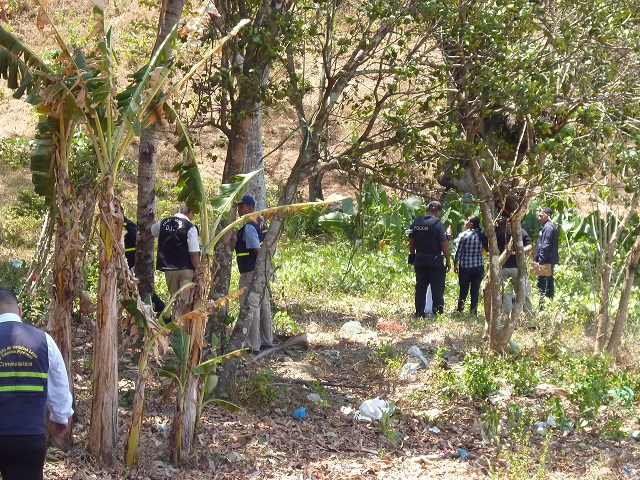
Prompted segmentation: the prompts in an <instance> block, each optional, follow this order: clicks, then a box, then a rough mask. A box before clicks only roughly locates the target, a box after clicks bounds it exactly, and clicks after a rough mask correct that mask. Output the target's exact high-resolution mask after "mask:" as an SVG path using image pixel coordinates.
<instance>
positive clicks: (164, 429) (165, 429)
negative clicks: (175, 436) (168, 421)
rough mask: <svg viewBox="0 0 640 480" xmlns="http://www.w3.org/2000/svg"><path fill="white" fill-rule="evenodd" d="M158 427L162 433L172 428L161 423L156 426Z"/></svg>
mask: <svg viewBox="0 0 640 480" xmlns="http://www.w3.org/2000/svg"><path fill="white" fill-rule="evenodd" d="M156 427H158V430H160V431H161V432H166V431H167V430H169V428H170V427H169V425H165V424H164V423H160V422H158V423H157V424H156Z"/></svg>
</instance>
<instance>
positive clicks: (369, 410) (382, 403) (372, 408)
mask: <svg viewBox="0 0 640 480" xmlns="http://www.w3.org/2000/svg"><path fill="white" fill-rule="evenodd" d="M394 408H395V407H394V405H392V404H391V402H389V400H380V398H379V397H376V398H371V399H369V400H365V401H364V402H362V403H361V404H360V413H359V414H358V415H357V416H356V418H357V419H358V420H362V421H363V422H370V421H372V420H380V419H381V418H382V415H383V414H384V413H387V412H389V413H391V412H393V409H394Z"/></svg>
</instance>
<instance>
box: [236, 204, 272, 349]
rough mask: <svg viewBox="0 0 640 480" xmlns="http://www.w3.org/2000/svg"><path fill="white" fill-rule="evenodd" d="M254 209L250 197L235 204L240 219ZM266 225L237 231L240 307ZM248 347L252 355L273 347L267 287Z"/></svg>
mask: <svg viewBox="0 0 640 480" xmlns="http://www.w3.org/2000/svg"><path fill="white" fill-rule="evenodd" d="M255 208H256V201H255V199H254V198H253V197H252V196H251V195H244V196H243V197H242V199H241V200H240V201H239V202H238V204H237V209H238V215H239V216H243V215H247V214H249V213H253V212H254V211H255ZM266 232H267V225H266V223H265V222H264V219H263V218H262V217H261V216H258V217H257V218H255V219H251V220H249V221H247V222H245V223H244V224H243V225H242V227H241V228H240V230H238V237H237V241H236V248H235V250H236V261H237V263H238V270H239V271H240V284H239V287H240V288H244V292H242V294H241V295H240V303H243V302H244V301H245V299H246V298H247V294H248V293H249V287H250V286H251V281H252V280H253V272H254V270H255V268H256V259H257V258H258V254H259V253H260V249H261V248H262V242H263V241H264V237H265V234H266ZM247 346H248V347H249V348H251V350H252V351H253V353H259V352H260V349H261V348H263V349H264V348H270V347H272V346H273V328H272V324H271V302H270V300H269V287H268V286H267V287H265V291H264V295H263V296H262V299H261V300H260V308H259V311H258V312H256V315H255V317H254V318H253V320H252V322H251V326H250V327H249V332H248V333H247Z"/></svg>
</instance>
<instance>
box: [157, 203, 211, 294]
mask: <svg viewBox="0 0 640 480" xmlns="http://www.w3.org/2000/svg"><path fill="white" fill-rule="evenodd" d="M192 220H193V212H192V211H191V210H190V209H189V208H188V207H187V205H186V204H184V203H183V204H182V205H180V210H179V211H178V213H176V214H175V215H174V216H173V217H168V218H163V219H162V220H160V221H159V222H156V223H154V224H153V225H151V234H152V235H153V236H154V237H158V255H157V259H156V268H157V269H158V270H160V271H162V272H164V275H165V278H166V279H167V288H168V289H169V293H171V294H174V293H175V292H177V291H178V290H179V289H180V287H181V286H182V283H183V282H185V281H193V275H194V274H195V271H196V270H197V269H198V267H199V266H200V244H199V243H198V227H196V226H195V225H194V224H193V223H191V221H192Z"/></svg>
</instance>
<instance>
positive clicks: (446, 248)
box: [440, 242, 451, 272]
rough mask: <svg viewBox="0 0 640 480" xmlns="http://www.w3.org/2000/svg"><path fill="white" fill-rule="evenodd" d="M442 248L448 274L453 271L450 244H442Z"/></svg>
mask: <svg viewBox="0 0 640 480" xmlns="http://www.w3.org/2000/svg"><path fill="white" fill-rule="evenodd" d="M440 248H441V249H442V253H444V256H445V258H446V259H447V272H448V271H449V270H451V254H450V253H449V242H440Z"/></svg>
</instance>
